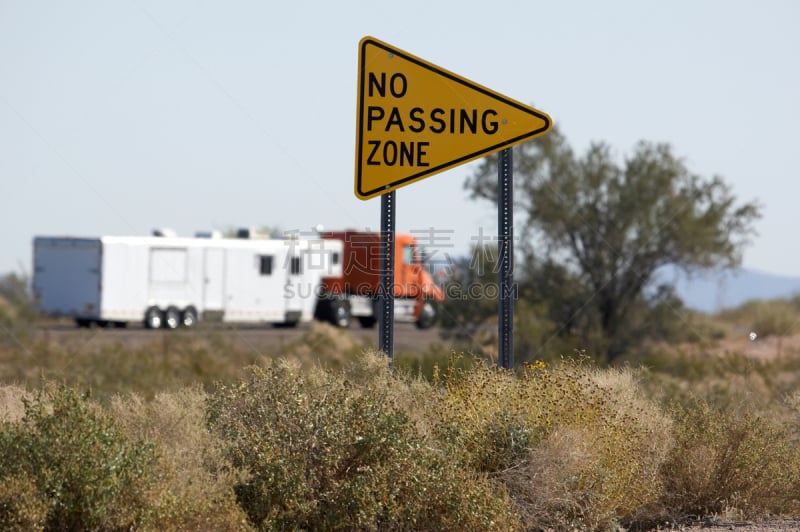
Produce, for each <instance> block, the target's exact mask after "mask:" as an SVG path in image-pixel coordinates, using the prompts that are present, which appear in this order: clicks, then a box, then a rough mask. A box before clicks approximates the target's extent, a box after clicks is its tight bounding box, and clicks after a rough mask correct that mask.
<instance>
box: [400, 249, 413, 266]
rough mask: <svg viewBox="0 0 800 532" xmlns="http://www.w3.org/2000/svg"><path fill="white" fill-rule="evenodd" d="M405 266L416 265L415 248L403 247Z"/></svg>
mask: <svg viewBox="0 0 800 532" xmlns="http://www.w3.org/2000/svg"><path fill="white" fill-rule="evenodd" d="M403 264H414V246H403Z"/></svg>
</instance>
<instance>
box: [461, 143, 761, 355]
mask: <svg viewBox="0 0 800 532" xmlns="http://www.w3.org/2000/svg"><path fill="white" fill-rule="evenodd" d="M514 172H515V192H514V193H515V203H516V205H518V206H519V207H520V208H521V209H520V208H518V211H519V210H521V211H522V213H520V214H522V215H523V216H524V226H523V231H522V235H523V238H524V245H526V246H527V248H528V252H529V253H530V252H532V253H533V255H534V256H535V257H540V258H541V259H542V260H543V261H549V262H551V263H552V262H554V263H557V264H561V265H562V266H563V267H564V268H566V270H567V271H569V272H572V273H573V274H574V275H576V276H577V277H578V278H579V279H580V280H581V282H582V283H584V285H585V288H586V289H587V291H588V293H589V294H590V295H589V296H588V300H587V301H586V305H587V307H589V308H591V309H593V311H594V312H596V315H597V320H598V322H599V324H600V327H601V329H602V332H603V333H604V336H605V338H606V342H607V343H606V353H605V355H606V358H607V360H609V361H611V360H612V359H614V358H615V357H617V356H618V355H620V354H621V353H622V351H623V350H624V347H625V346H624V341H623V339H624V337H625V335H624V334H622V333H623V332H624V331H623V327H624V321H625V319H626V316H627V315H628V312H629V311H630V309H631V308H632V307H633V306H634V304H635V303H636V302H637V301H640V300H641V297H642V294H643V292H644V290H645V288H646V287H648V285H650V284H651V283H652V281H653V276H654V273H655V272H656V270H658V269H659V268H661V267H662V266H666V265H674V266H676V267H677V268H679V269H682V270H684V271H686V272H689V273H692V272H695V271H697V270H700V269H709V268H729V267H734V266H736V265H738V264H739V263H740V262H741V251H742V248H743V246H744V245H745V244H746V243H747V242H748V238H749V237H750V236H751V235H752V234H753V222H754V221H755V220H757V219H758V218H759V217H760V207H759V205H758V204H757V203H756V202H745V203H737V200H736V198H735V197H734V195H733V194H732V192H731V189H730V187H729V186H728V185H727V184H726V183H725V182H724V181H723V179H722V178H720V177H718V176H714V177H712V178H710V179H704V178H702V177H700V176H698V175H696V174H694V173H692V172H690V171H689V169H688V168H687V167H686V164H685V163H684V161H683V160H681V159H680V158H678V157H676V156H675V155H674V154H673V153H672V149H671V147H670V146H669V145H667V144H653V143H649V142H640V143H639V144H637V145H636V147H635V149H634V150H633V153H632V154H631V155H630V156H629V157H626V158H625V159H624V161H622V163H621V164H620V163H619V162H618V161H617V160H615V158H614V157H613V156H612V151H611V149H610V147H609V146H608V145H606V144H604V143H595V144H592V145H591V146H590V147H589V149H588V150H587V152H586V154H585V155H584V156H582V157H576V156H575V154H574V153H573V150H572V149H571V148H570V146H569V145H568V144H567V142H566V139H565V137H564V136H563V135H562V134H561V133H560V132H559V131H558V130H557V129H556V128H554V129H553V130H552V131H551V132H550V133H549V134H548V135H545V136H544V137H540V138H538V139H536V140H534V141H531V142H528V143H525V144H523V145H521V146H520V147H517V148H515V153H514ZM465 188H467V189H468V190H471V191H472V195H473V197H475V198H485V199H489V200H491V201H494V202H496V201H497V159H496V158H495V157H492V158H487V159H486V160H484V162H483V163H482V164H481V165H480V166H479V167H478V169H477V170H476V171H475V173H474V174H473V175H472V176H471V177H469V178H468V180H467V182H466V183H465Z"/></svg>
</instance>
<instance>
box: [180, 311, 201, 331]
mask: <svg viewBox="0 0 800 532" xmlns="http://www.w3.org/2000/svg"><path fill="white" fill-rule="evenodd" d="M196 324H197V311H196V310H195V308H194V307H186V308H185V309H183V312H182V313H181V325H182V326H184V327H187V328H188V327H194V326H195V325H196Z"/></svg>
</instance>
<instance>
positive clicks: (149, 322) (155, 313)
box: [144, 307, 164, 329]
mask: <svg viewBox="0 0 800 532" xmlns="http://www.w3.org/2000/svg"><path fill="white" fill-rule="evenodd" d="M163 325H164V314H163V313H162V312H161V310H160V309H159V308H158V307H150V308H148V309H147V310H146V311H145V312H144V326H145V328H147V329H160V328H161V327H162V326H163Z"/></svg>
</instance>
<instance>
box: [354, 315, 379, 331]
mask: <svg viewBox="0 0 800 532" xmlns="http://www.w3.org/2000/svg"><path fill="white" fill-rule="evenodd" d="M358 323H360V324H361V327H363V328H364V329H372V328H373V327H375V324H376V323H378V318H376V317H375V316H359V317H358Z"/></svg>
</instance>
